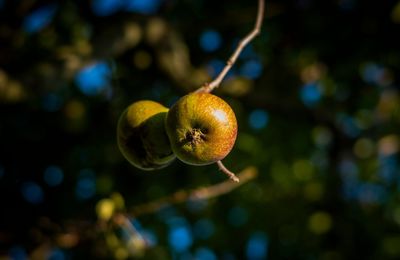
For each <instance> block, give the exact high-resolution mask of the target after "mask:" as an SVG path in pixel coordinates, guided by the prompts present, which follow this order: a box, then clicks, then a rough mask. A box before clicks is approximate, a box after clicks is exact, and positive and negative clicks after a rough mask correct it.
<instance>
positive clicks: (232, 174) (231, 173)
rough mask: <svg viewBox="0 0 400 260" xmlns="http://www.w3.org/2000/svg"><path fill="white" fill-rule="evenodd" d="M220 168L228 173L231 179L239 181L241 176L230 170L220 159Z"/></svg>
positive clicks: (218, 163)
mask: <svg viewBox="0 0 400 260" xmlns="http://www.w3.org/2000/svg"><path fill="white" fill-rule="evenodd" d="M217 165H218V168H219V169H220V170H221V171H222V172H223V173H225V174H226V175H228V177H229V179H231V180H232V181H234V182H239V178H238V177H237V176H236V175H235V174H234V173H233V172H231V171H230V170H228V168H226V167H225V165H224V164H223V163H222V162H221V161H218V162H217Z"/></svg>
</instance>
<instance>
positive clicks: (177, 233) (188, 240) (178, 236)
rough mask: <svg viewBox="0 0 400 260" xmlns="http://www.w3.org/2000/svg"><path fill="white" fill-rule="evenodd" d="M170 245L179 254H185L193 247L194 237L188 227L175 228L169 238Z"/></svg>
mask: <svg viewBox="0 0 400 260" xmlns="http://www.w3.org/2000/svg"><path fill="white" fill-rule="evenodd" d="M168 240H169V244H170V245H171V247H172V248H173V249H174V250H175V251H177V252H183V251H185V250H187V249H188V248H189V247H190V246H191V245H192V242H193V240H192V235H191V233H190V230H189V228H188V227H187V226H174V227H172V228H171V230H170V232H169V236H168Z"/></svg>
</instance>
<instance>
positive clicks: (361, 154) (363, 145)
mask: <svg viewBox="0 0 400 260" xmlns="http://www.w3.org/2000/svg"><path fill="white" fill-rule="evenodd" d="M353 151H354V154H355V155H356V156H357V157H358V158H361V159H366V158H368V157H370V156H372V154H373V153H374V152H375V144H374V142H372V140H370V139H367V138H360V139H358V140H357V141H356V143H355V144H354V147H353Z"/></svg>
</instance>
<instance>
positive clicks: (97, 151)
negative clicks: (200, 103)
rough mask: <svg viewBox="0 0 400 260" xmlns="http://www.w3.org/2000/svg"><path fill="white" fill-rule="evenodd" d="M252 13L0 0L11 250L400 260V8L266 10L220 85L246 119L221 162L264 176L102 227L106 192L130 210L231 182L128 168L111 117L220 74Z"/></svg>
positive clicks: (208, 171) (0, 112) (0, 193)
mask: <svg viewBox="0 0 400 260" xmlns="http://www.w3.org/2000/svg"><path fill="white" fill-rule="evenodd" d="M256 7H257V1H256V0H253V1H244V0H237V1H211V0H206V1H187V0H180V1H178V0H175V1H173V0H151V1H150V0H148V1H145V0H130V1H129V0H116V1H112V0H94V1H76V2H74V1H62V2H57V1H50V0H49V1H29V0H20V1H5V0H2V1H0V203H1V204H0V205H1V213H0V256H4V257H7V256H8V257H10V258H11V259H25V258H27V257H31V258H37V259H40V258H49V259H83V258H85V259H88V258H116V259H125V258H140V257H145V258H149V259H171V258H173V259H266V258H269V259H398V258H399V257H400V232H399V231H400V196H399V195H400V170H399V169H400V168H399V161H398V159H399V145H400V144H399V142H400V140H399V138H400V137H399V126H400V96H399V71H400V47H399V46H400V40H399V39H400V37H398V35H399V33H400V2H399V1H380V2H378V1H371V0H364V1H361V0H358V1H357V0H338V1H316V0H314V1H313V0H298V1H266V17H265V19H264V22H263V27H262V31H261V34H260V35H259V36H258V37H257V38H255V40H254V41H253V42H252V43H251V44H250V46H248V47H247V48H246V49H245V50H244V52H243V53H242V54H241V56H240V58H239V60H238V61H237V63H236V64H235V65H234V67H233V69H232V70H231V72H230V73H229V75H228V77H227V78H226V79H225V80H224V82H223V84H222V86H221V88H219V89H217V90H216V91H215V92H214V94H216V95H218V96H220V97H222V98H224V100H226V101H227V102H228V103H229V104H230V105H231V106H232V108H233V110H234V111H235V113H236V116H237V119H238V123H239V134H238V139H237V141H236V145H235V147H234V149H233V151H232V152H231V153H230V154H229V155H228V156H227V157H226V159H225V160H224V163H225V165H227V166H228V167H229V168H230V169H231V170H232V171H235V172H240V171H241V170H242V169H244V168H245V167H247V166H255V167H257V169H258V171H259V175H258V178H256V179H255V180H252V181H251V182H250V183H247V184H244V185H243V186H241V187H239V188H238V189H235V190H233V191H232V192H230V193H228V194H226V195H223V196H220V197H217V198H214V199H211V200H208V201H201V202H196V203H194V202H188V203H183V204H179V205H176V206H172V207H169V208H166V209H164V210H162V211H160V212H157V213H154V214H148V215H145V216H141V217H139V218H137V219H133V218H132V219H131V220H132V223H133V225H134V227H135V228H136V230H137V232H138V233H136V235H133V236H132V234H131V235H129V234H127V233H126V232H125V231H124V229H111V230H106V231H104V230H103V229H101V228H99V227H98V226H97V224H96V223H98V222H97V219H98V217H99V216H98V215H99V214H98V213H97V214H96V205H99V204H98V203H99V201H101V200H103V201H104V199H107V198H111V201H113V203H115V205H120V208H124V207H123V206H122V204H124V205H125V208H128V209H129V208H130V207H132V206H134V205H138V204H142V203H145V202H148V201H151V200H154V199H157V198H160V197H163V196H167V195H169V194H172V193H173V192H175V191H177V190H182V189H184V190H189V189H193V188H196V187H200V186H208V185H212V184H214V183H218V182H222V181H224V180H225V176H224V175H223V174H221V173H220V172H219V171H218V169H217V167H216V166H215V165H211V166H204V167H195V166H189V165H185V164H183V163H182V162H179V161H178V160H176V161H175V162H174V163H173V164H172V165H170V166H169V167H167V168H165V169H162V170H159V171H156V172H143V171H140V170H138V169H135V168H133V167H132V166H131V165H130V164H129V163H128V162H127V161H125V160H124V158H123V157H122V155H121V154H120V152H119V150H118V147H117V145H116V124H117V120H118V117H119V115H120V113H121V112H122V111H123V110H124V108H125V107H127V106H128V105H129V104H130V103H132V102H134V101H137V100H140V99H151V100H155V101H158V102H160V103H162V104H164V105H165V106H170V105H172V104H173V103H174V102H175V101H176V100H177V99H178V98H179V97H180V96H182V95H184V94H185V93H188V92H190V91H192V90H195V89H196V88H197V87H199V86H200V85H201V84H203V83H204V82H206V81H209V80H210V79H212V78H213V77H215V75H217V73H218V72H219V71H220V70H221V69H222V67H223V65H224V62H225V60H226V59H227V58H228V57H229V55H230V54H231V53H232V51H233V50H234V48H235V46H236V44H237V43H238V41H239V40H240V38H241V37H243V36H244V35H245V34H246V33H248V32H249V31H250V30H251V28H252V26H253V24H254V20H255V17H256V11H257V9H256ZM122 201H123V203H122ZM102 230H103V231H102ZM138 237H141V238H143V239H144V240H146V241H147V243H148V248H147V249H143V248H141V247H140V245H138V244H137V243H136V244H135V242H132V241H137V238H138ZM135 239H136V240H135ZM139 240H140V239H139Z"/></svg>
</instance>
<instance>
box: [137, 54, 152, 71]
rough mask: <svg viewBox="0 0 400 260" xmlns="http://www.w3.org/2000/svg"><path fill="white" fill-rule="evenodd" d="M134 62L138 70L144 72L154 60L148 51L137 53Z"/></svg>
mask: <svg viewBox="0 0 400 260" xmlns="http://www.w3.org/2000/svg"><path fill="white" fill-rule="evenodd" d="M133 62H134V63H135V66H136V67H137V68H138V69H141V70H144V69H147V68H148V67H149V66H150V64H151V62H152V58H151V56H150V54H149V53H148V52H146V51H137V52H136V53H135V55H134V56H133Z"/></svg>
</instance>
